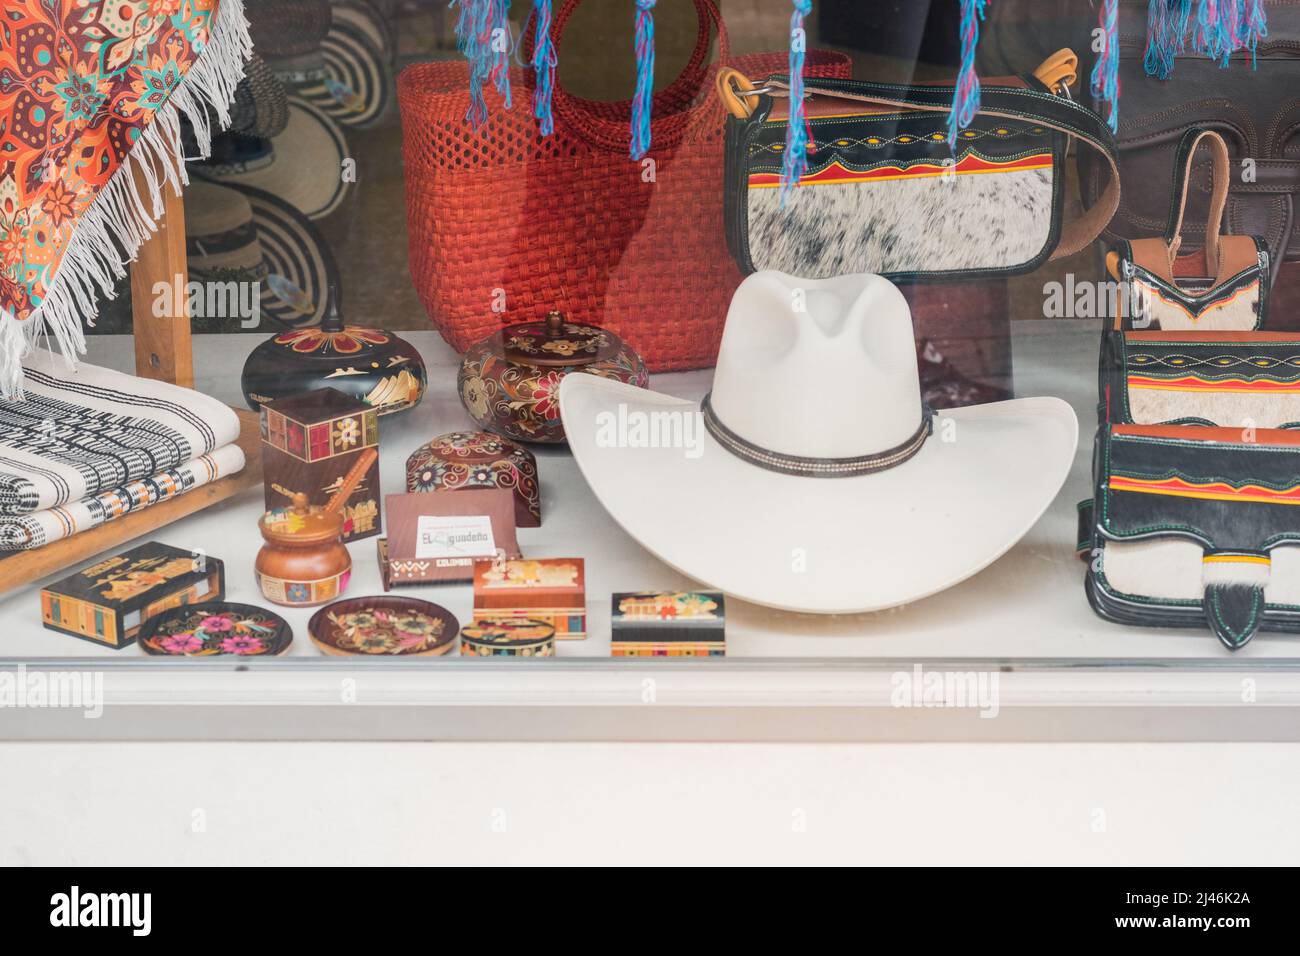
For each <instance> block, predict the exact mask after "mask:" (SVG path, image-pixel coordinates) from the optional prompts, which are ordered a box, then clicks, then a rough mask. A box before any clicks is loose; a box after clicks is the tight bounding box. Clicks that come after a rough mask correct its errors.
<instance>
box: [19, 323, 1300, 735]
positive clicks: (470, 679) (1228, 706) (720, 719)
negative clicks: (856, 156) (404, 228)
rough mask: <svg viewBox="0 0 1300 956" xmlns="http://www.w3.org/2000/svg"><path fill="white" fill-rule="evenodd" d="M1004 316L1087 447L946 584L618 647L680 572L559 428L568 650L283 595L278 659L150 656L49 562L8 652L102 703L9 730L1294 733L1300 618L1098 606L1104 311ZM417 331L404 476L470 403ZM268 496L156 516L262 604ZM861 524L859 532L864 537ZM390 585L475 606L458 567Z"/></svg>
mask: <svg viewBox="0 0 1300 956" xmlns="http://www.w3.org/2000/svg"><path fill="white" fill-rule="evenodd" d="M1014 329H1015V336H1014V341H1013V347H1014V356H1015V379H1016V388H1017V393H1018V394H1020V395H1026V396H1027V395H1043V394H1047V395H1057V396H1060V397H1062V398H1064V399H1066V400H1067V401H1069V402H1070V403H1071V404H1072V405H1073V406H1074V408H1075V410H1076V412H1077V413H1078V415H1079V421H1080V446H1079V450H1078V454H1077V457H1076V461H1075V467H1074V470H1073V472H1072V474H1071V476H1070V479H1069V480H1068V481H1067V482H1066V485H1065V488H1064V489H1063V490H1062V492H1061V494H1060V495H1059V496H1058V498H1057V500H1056V501H1055V502H1054V503H1053V505H1052V507H1051V508H1050V509H1049V511H1048V513H1047V514H1046V515H1045V516H1044V517H1043V519H1042V520H1040V521H1039V522H1038V524H1037V525H1036V526H1035V527H1034V528H1033V529H1032V531H1031V532H1030V533H1029V534H1028V535H1027V536H1026V537H1025V539H1024V540H1022V541H1021V542H1020V543H1019V544H1018V545H1017V546H1016V547H1015V548H1013V549H1012V550H1011V551H1010V552H1009V553H1008V554H1007V555H1006V556H1004V557H1003V558H1002V559H1001V560H999V561H998V562H997V563H996V564H994V565H993V566H992V567H990V568H988V569H987V570H985V571H983V572H981V573H980V574H978V575H976V576H975V577H973V578H971V579H969V580H968V581H966V582H964V583H962V584H960V585H958V586H956V587H954V588H951V589H950V590H948V591H945V592H943V593H941V594H938V595H936V596H934V597H931V598H927V599H926V600H923V601H920V602H917V603H915V604H913V605H909V606H907V607H903V608H897V609H894V610H891V611H884V612H878V613H874V614H863V615H844V616H835V617H825V616H818V615H797V614H789V613H783V612H774V611H769V610H767V609H764V608H760V607H756V606H753V605H748V604H743V603H741V602H739V601H728V605H727V654H728V656H727V658H726V659H725V660H696V661H691V660H686V661H646V662H642V661H632V660H611V659H610V658H609V657H608V653H609V597H610V594H611V593H612V592H615V591H630V590H638V589H646V588H660V587H663V588H672V587H681V586H686V585H688V584H689V583H690V582H689V581H688V580H687V579H685V578H683V577H682V576H681V575H679V574H678V573H677V572H675V571H673V570H672V569H670V568H668V567H666V566H665V565H663V564H662V563H661V562H659V561H658V560H657V559H656V558H654V557H653V556H651V555H650V554H648V553H647V552H645V551H644V550H643V549H642V548H641V547H640V546H639V545H637V543H636V542H635V541H633V540H632V539H630V538H629V537H628V536H627V535H626V534H624V533H623V531H622V530H621V529H620V528H619V527H618V526H617V525H616V524H615V523H614V522H613V520H612V519H611V518H610V517H609V516H608V515H607V514H606V513H605V512H604V511H603V509H602V508H601V507H600V505H599V504H598V503H597V502H596V501H595V499H594V497H593V496H592V495H591V493H590V491H589V489H588V488H587V485H586V482H585V480H584V479H583V478H582V475H581V474H580V473H579V471H578V469H577V467H576V465H575V464H574V462H573V460H572V458H571V457H570V456H569V454H568V452H567V451H566V450H565V449H563V448H538V449H535V451H536V453H537V457H538V466H539V471H540V477H541V484H542V514H543V525H542V527H540V528H536V529H521V530H520V532H519V542H520V546H521V548H522V549H523V551H524V553H525V554H527V555H528V556H530V557H546V556H556V557H563V556H579V557H583V558H585V559H586V562H587V606H588V616H589V629H590V633H591V636H590V637H589V638H588V639H587V640H585V641H567V642H559V644H558V645H557V646H558V654H559V656H558V657H557V658H555V659H553V660H549V661H546V660H543V661H527V662H509V661H491V660H460V659H442V658H432V659H430V658H420V659H412V660H407V661H373V660H362V661H352V660H346V659H331V658H325V657H322V656H320V655H319V654H318V653H317V651H316V649H315V648H314V646H313V645H312V643H311V642H310V640H309V639H308V637H307V620H308V618H309V617H310V611H289V610H281V611H280V613H282V614H283V615H284V617H285V618H286V619H287V620H288V621H289V622H290V624H291V625H292V626H293V628H294V633H295V637H294V645H293V648H292V649H291V651H290V653H289V654H288V655H286V656H285V657H283V658H280V659H277V660H266V661H261V660H255V661H232V660H230V659H228V658H221V659H214V660H207V661H174V660H162V659H152V658H148V657H146V656H145V655H144V654H143V653H142V652H141V651H139V650H138V649H137V648H134V647H131V648H127V649H124V650H122V651H113V650H110V649H107V648H101V647H97V646H95V645H93V644H90V643H87V642H84V641H79V640H76V639H74V638H70V637H66V636H63V635H59V634H57V633H54V632H51V631H47V630H45V629H44V628H42V627H41V624H40V613H39V604H38V598H37V591H38V590H39V585H36V586H33V587H31V588H27V589H23V590H20V591H17V592H16V593H13V594H10V595H7V596H5V597H4V598H0V670H6V669H7V670H13V669H14V668H16V667H18V666H19V665H22V666H23V667H25V668H26V669H27V673H28V674H29V675H30V674H31V673H34V672H37V671H46V670H51V671H68V670H78V671H92V672H96V671H97V672H101V673H102V674H103V675H104V688H105V700H106V708H105V712H104V715H103V716H102V717H100V718H99V719H95V720H86V719H84V718H83V717H82V715H81V714H80V713H78V712H75V711H59V710H54V709H45V710H41V709H34V708H8V709H5V708H0V738H4V737H10V738H40V737H48V738H70V737H85V738H97V737H116V738H123V739H146V738H157V739H163V738H216V739H221V738H226V739H246V738H247V739H263V738H288V739H298V738H316V739H321V738H328V739H374V738H379V739H773V740H777V739H798V740H803V739H824V740H847V739H930V738H934V739H1063V738H1075V739H1259V740H1279V739H1286V740H1291V739H1300V719H1298V718H1300V643H1298V642H1300V637H1297V636H1291V635H1285V634H1276V633H1267V632H1262V633H1260V634H1259V635H1258V636H1256V637H1255V639H1254V640H1253V641H1252V642H1251V643H1250V644H1249V645H1248V646H1247V647H1246V648H1244V649H1243V650H1241V651H1239V652H1237V653H1236V654H1229V652H1227V651H1226V650H1224V649H1223V648H1222V647H1221V646H1220V644H1219V643H1218V641H1217V640H1215V639H1214V637H1212V636H1211V635H1210V634H1209V632H1208V631H1192V630H1186V631H1183V630H1152V629H1139V628H1130V627H1123V626H1119V625H1114V624H1109V623H1107V622H1105V621H1102V620H1100V619H1099V618H1097V617H1096V615H1094V614H1093V612H1092V610H1091V609H1090V608H1089V607H1088V603H1087V601H1086V599H1085V598H1084V594H1083V566H1082V564H1081V563H1080V562H1079V561H1078V560H1077V558H1076V557H1075V556H1074V553H1073V544H1074V538H1075V503H1076V502H1077V501H1078V500H1080V499H1081V498H1085V497H1088V496H1089V494H1090V492H1089V483H1090V481H1089V474H1088V473H1089V468H1090V456H1091V450H1092V437H1093V431H1094V427H1095V421H1096V411H1095V408H1096V382H1097V376H1096V361H1097V352H1098V349H1097V345H1098V335H1099V333H1098V330H1097V327H1096V325H1095V323H1075V322H1071V323H1058V322H1026V323H1016V324H1015V325H1014ZM405 337H407V338H408V339H409V340H410V341H412V342H413V343H414V344H416V345H417V346H418V347H419V349H420V350H421V352H422V353H423V355H424V357H425V360H426V362H427V363H428V367H429V378H430V385H429V391H428V394H427V395H426V397H425V399H424V401H423V403H422V404H421V405H420V406H419V407H418V408H417V409H415V410H414V411H411V412H407V413H403V414H401V415H398V416H395V417H388V418H384V419H382V420H381V443H380V445H381V463H380V475H381V479H382V483H383V487H384V489H385V491H387V492H397V491H401V490H402V486H403V480H404V479H403V475H404V462H405V459H406V457H407V455H408V454H410V452H411V451H413V450H414V449H415V448H416V447H417V446H418V445H420V444H421V443H423V442H425V441H428V440H429V439H430V438H432V437H433V436H435V435H438V434H441V433H443V432H447V431H452V430H455V429H464V428H468V427H470V426H471V424H472V423H471V421H470V419H469V418H468V416H467V415H466V414H465V412H464V410H463V409H462V408H461V406H460V402H459V400H458V399H457V397H456V391H455V381H456V368H457V358H456V356H455V355H454V353H453V352H452V351H451V350H450V349H449V348H448V347H447V346H446V345H445V344H444V343H443V342H442V340H441V339H440V338H438V336H437V335H436V334H434V333H432V332H414V333H406V334H405ZM258 341H260V338H259V337H256V336H239V335H221V336H197V337H196V338H195V365H196V375H197V377H198V384H197V387H198V388H199V389H201V390H202V391H205V392H208V393H210V394H213V395H216V396H217V397H219V398H222V399H224V400H226V401H229V402H231V403H232V404H241V403H242V399H241V396H240V392H239V372H240V369H241V367H242V365H243V360H244V357H245V355H246V354H247V352H248V350H249V349H251V348H252V347H253V346H254V345H255V344H256V343H257V342H258ZM91 349H92V353H91V356H90V358H91V359H92V360H93V361H95V362H97V363H99V364H104V365H110V366H113V367H116V368H122V369H129V368H130V367H131V363H132V361H133V354H132V350H131V343H130V339H129V338H127V337H117V336H113V337H108V336H106V337H97V338H93V339H91ZM710 375H711V373H710V372H708V371H699V372H688V373H677V374H670V375H657V376H653V380H652V385H653V387H654V388H656V389H658V390H662V391H666V392H670V393H673V394H676V395H680V396H683V397H688V398H697V399H698V398H700V397H702V396H703V394H704V392H705V391H706V390H707V387H708V382H709V380H710ZM797 504H798V503H797V502H791V507H792V508H797ZM262 507H263V504H262V497H261V493H260V491H252V492H249V493H246V494H244V495H242V496H240V497H237V498H235V499H232V500H231V501H230V502H228V503H226V504H224V505H221V506H217V507H213V508H209V509H207V510H205V511H202V512H200V513H198V514H196V515H193V516H191V517H188V518H186V519H183V520H181V521H178V522H176V523H175V524H173V525H170V526H168V527H167V528H165V529H163V530H162V531H160V532H158V533H156V534H155V535H153V537H154V538H156V539H158V540H161V541H164V542H167V543H169V544H173V545H176V546H178V547H183V548H186V549H199V548H201V549H203V550H204V551H206V552H207V553H208V554H211V555H213V556H215V557H218V558H221V559H222V560H224V561H225V562H226V575H227V599H228V600H232V601H242V602H246V603H253V604H265V603H266V602H265V601H264V600H263V599H262V597H261V595H260V594H259V592H258V591H257V587H256V584H255V583H254V580H253V572H252V564H253V558H254V556H255V555H256V553H257V550H258V547H259V546H260V537H259V535H258V531H257V518H258V516H259V515H260V514H261V512H262ZM775 517H776V516H774V518H775ZM759 520H761V516H760V518H759ZM869 532H870V529H860V530H859V531H857V532H854V533H859V534H862V535H863V539H864V547H866V546H868V545H869V540H868V536H869ZM937 546H939V547H942V543H941V542H940V543H939V544H938V545H937ZM349 547H350V550H351V552H352V556H353V562H354V575H353V579H352V582H351V584H350V586H349V588H348V596H356V595H361V594H367V593H380V592H381V587H380V583H379V572H378V566H377V563H376V560H375V542H374V539H366V540H363V541H359V542H356V543H354V544H352V545H350V546H349ZM71 570H72V569H69V572H70V571H71ZM64 573H68V572H64ZM400 593H409V594H411V595H413V596H418V597H421V598H425V599H428V600H432V601H435V602H437V603H439V604H442V605H444V606H446V607H447V608H449V609H450V610H451V611H452V612H453V613H454V614H455V615H456V616H457V617H458V618H459V619H460V620H462V621H465V620H467V619H468V617H469V613H470V599H471V592H470V588H469V586H468V585H439V586H428V587H417V588H410V589H403V590H402V591H401V592H400ZM918 663H920V664H921V665H923V668H924V669H925V670H927V671H938V670H950V671H957V670H960V671H964V672H973V673H976V674H983V675H985V677H986V678H987V676H988V675H989V674H992V673H996V674H997V675H998V678H999V681H998V683H999V700H1000V711H999V714H998V716H997V717H996V718H994V719H985V718H980V717H978V716H977V713H976V711H975V710H973V709H962V708H924V707H922V708H899V707H895V706H893V703H894V701H893V700H892V697H893V688H894V686H895V683H896V682H897V681H899V680H902V678H899V677H896V676H895V675H898V674H908V673H911V671H912V667H913V666H914V665H915V664H918ZM348 680H352V681H355V683H354V684H346V683H345V682H346V681H348ZM345 687H346V688H355V689H356V694H357V696H356V702H355V703H349V704H342V703H340V699H341V696H342V694H343V691H342V690H341V688H345ZM647 699H648V700H651V701H653V702H652V703H648V702H646V701H647Z"/></svg>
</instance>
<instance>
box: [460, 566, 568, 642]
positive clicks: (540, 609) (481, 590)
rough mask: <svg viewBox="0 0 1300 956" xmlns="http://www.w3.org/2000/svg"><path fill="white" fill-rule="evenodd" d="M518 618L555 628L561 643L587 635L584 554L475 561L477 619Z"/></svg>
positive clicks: (475, 615)
mask: <svg viewBox="0 0 1300 956" xmlns="http://www.w3.org/2000/svg"><path fill="white" fill-rule="evenodd" d="M502 617H519V618H530V619H532V620H535V621H543V622H545V623H546V624H549V625H551V626H552V627H554V628H555V639H556V640H557V641H580V640H583V639H584V638H585V637H586V636H587V591H586V577H585V568H584V565H583V560H582V558H518V559H515V560H510V561H500V560H497V561H494V560H483V561H475V562H474V619H475V620H476V621H477V620H479V619H480V618H485V619H487V618H502Z"/></svg>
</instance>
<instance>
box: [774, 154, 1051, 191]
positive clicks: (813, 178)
mask: <svg viewBox="0 0 1300 956" xmlns="http://www.w3.org/2000/svg"><path fill="white" fill-rule="evenodd" d="M1051 166H1052V154H1051V153H1039V154H1037V155H1034V156H1025V157H1022V158H1020V159H1013V160H1009V161H1007V162H994V161H993V160H988V159H983V158H982V157H979V156H976V155H974V154H973V153H972V154H967V155H966V157H965V158H964V159H962V161H961V162H959V163H958V164H957V165H956V166H951V165H948V166H945V165H942V164H940V163H913V164H911V165H910V166H906V167H904V166H877V167H876V168H874V169H868V170H865V171H861V172H860V171H858V170H854V169H848V168H847V167H845V166H842V165H840V163H839V161H838V160H836V161H835V162H833V163H831V164H830V165H829V166H827V167H826V168H825V169H820V170H818V171H817V172H815V173H811V174H809V175H806V176H804V177H803V178H802V179H800V180H799V183H798V185H800V186H829V185H834V184H837V183H876V182H888V181H890V180H896V179H929V178H932V177H936V176H952V175H954V173H955V174H956V175H958V176H972V175H978V174H980V173H1010V172H1019V171H1021V170H1028V169H1050V168H1051ZM780 184H781V174H780V173H751V174H750V176H749V188H750V189H770V188H775V187H777V186H779V185H780Z"/></svg>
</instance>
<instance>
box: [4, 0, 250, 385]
mask: <svg viewBox="0 0 1300 956" xmlns="http://www.w3.org/2000/svg"><path fill="white" fill-rule="evenodd" d="M250 52H251V44H250V42H249V39H248V24H247V22H246V21H245V19H244V12H243V4H242V2H241V0H3V3H0V394H3V395H4V396H5V397H10V396H12V395H15V394H18V393H19V392H21V389H22V365H21V362H22V357H23V355H24V354H26V352H27V351H28V350H29V349H30V348H31V346H32V344H33V342H34V341H35V340H36V339H37V338H38V337H39V336H41V335H47V336H52V337H53V338H54V339H55V341H56V342H57V343H58V345H59V347H60V349H61V350H62V351H63V353H64V354H65V355H66V356H67V357H69V358H71V357H72V356H73V355H75V354H77V353H80V352H84V351H85V339H84V337H83V334H82V322H83V321H85V322H88V323H89V322H93V320H94V317H95V315H96V312H97V307H96V299H97V296H98V294H99V293H100V292H102V293H104V294H111V293H112V290H113V285H114V283H115V281H116V280H117V279H119V278H121V276H122V275H123V274H124V273H125V268H126V263H127V262H128V261H129V260H130V259H132V258H133V257H134V256H135V253H136V251H137V249H138V248H139V246H140V243H141V242H143V241H144V240H145V239H146V238H147V237H148V236H149V234H150V233H151V232H152V231H153V230H154V228H155V222H156V220H157V217H158V216H159V215H160V214H161V212H162V195H161V190H162V189H163V188H164V187H170V188H172V189H174V190H176V191H177V192H179V190H180V188H181V185H182V184H183V183H185V182H186V175H185V166H184V157H183V156H182V151H181V137H180V119H181V116H182V115H184V116H186V117H187V118H188V119H189V120H190V122H191V124H192V126H193V128H194V131H195V136H196V139H197V140H198V142H199V148H200V151H201V152H202V153H204V154H206V153H207V149H208V140H209V121H210V115H212V114H215V116H216V118H217V120H218V122H220V123H221V124H222V125H224V124H225V123H226V122H228V120H229V114H228V112H227V106H228V104H229V102H230V99H231V97H232V95H233V94H234V89H235V85H236V84H237V83H238V82H239V79H240V78H241V77H242V75H243V71H244V63H245V61H246V60H247V59H248V56H249V54H250Z"/></svg>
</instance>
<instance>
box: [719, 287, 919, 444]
mask: <svg viewBox="0 0 1300 956" xmlns="http://www.w3.org/2000/svg"><path fill="white" fill-rule="evenodd" d="M710 402H711V404H712V407H713V410H714V412H715V413H716V414H717V416H718V419H719V420H720V421H721V422H722V423H723V424H724V425H726V426H727V428H729V429H730V430H731V431H733V432H735V433H736V434H737V435H739V436H740V437H741V438H743V439H745V440H746V441H748V442H750V443H751V444H754V445H757V446H759V447H761V448H765V449H768V450H770V451H774V452H779V453H781V454H784V455H792V456H800V457H808V458H853V457H858V456H863V455H875V454H879V453H880V452H884V451H888V450H890V449H893V448H896V447H898V446H899V445H901V444H903V443H904V442H906V441H907V440H908V439H909V438H911V437H913V436H914V435H915V434H916V430H917V428H918V426H919V425H920V423H921V389H920V378H919V374H918V372H917V365H916V346H915V344H914V340H913V337H912V315H911V310H910V309H909V308H908V305H907V300H906V299H904V298H903V294H902V293H901V292H900V291H899V290H898V288H897V287H896V286H895V285H894V284H893V283H891V282H890V281H889V280H887V279H885V278H882V277H881V276H877V275H870V274H856V275H844V276H837V277H834V278H830V279H801V278H798V277H795V276H791V275H786V274H785V273H782V272H775V271H765V272H756V273H754V274H753V275H751V276H749V277H748V278H746V279H745V281H744V282H742V283H741V284H740V287H739V288H738V289H737V290H736V294H735V295H734V296H733V297H732V300H731V308H730V309H729V310H728V312H727V324H726V328H725V330H724V331H723V335H722V346H721V349H720V351H719V354H718V365H717V371H716V373H715V375H714V380H713V391H712V396H711V398H710Z"/></svg>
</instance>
